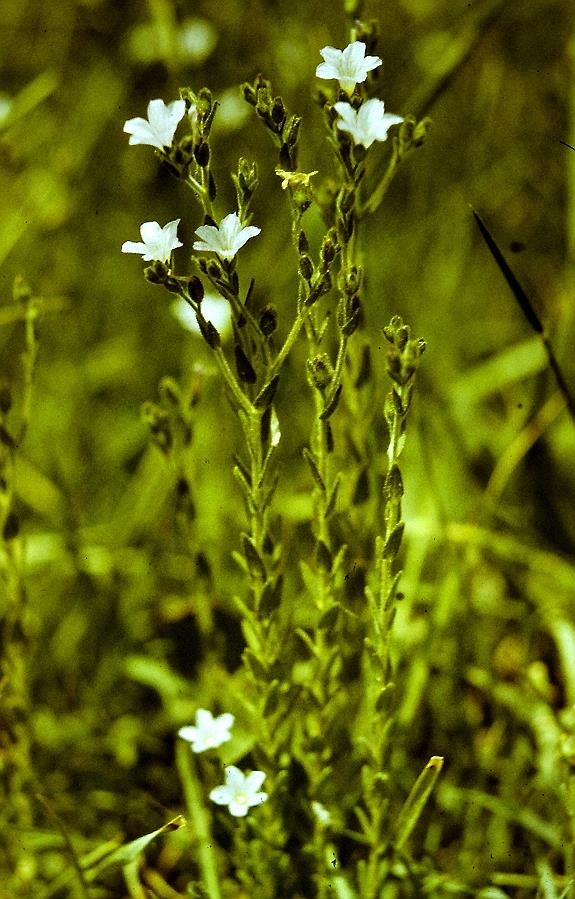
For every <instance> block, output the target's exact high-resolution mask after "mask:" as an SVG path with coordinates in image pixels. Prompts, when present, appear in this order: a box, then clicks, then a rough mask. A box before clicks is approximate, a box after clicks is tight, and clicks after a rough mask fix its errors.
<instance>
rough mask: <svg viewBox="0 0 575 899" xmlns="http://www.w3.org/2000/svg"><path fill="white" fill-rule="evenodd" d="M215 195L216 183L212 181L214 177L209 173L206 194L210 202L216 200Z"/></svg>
mask: <svg viewBox="0 0 575 899" xmlns="http://www.w3.org/2000/svg"><path fill="white" fill-rule="evenodd" d="M216 193H217V190H216V182H215V181H214V176H213V175H212V173H211V172H210V174H209V176H208V194H209V197H210V200H211V201H212V203H213V202H214V200H215V199H216Z"/></svg>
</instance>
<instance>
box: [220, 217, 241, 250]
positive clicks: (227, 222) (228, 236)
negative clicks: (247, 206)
mask: <svg viewBox="0 0 575 899" xmlns="http://www.w3.org/2000/svg"><path fill="white" fill-rule="evenodd" d="M241 230H242V224H241V222H240V220H239V217H238V214H237V212H230V213H229V215H226V217H225V218H223V219H222V220H221V222H220V227H219V232H220V238H221V242H222V246H224V247H230V248H231V247H232V246H233V244H234V241H235V240H236V238H237V236H238V234H239V233H240V231H241Z"/></svg>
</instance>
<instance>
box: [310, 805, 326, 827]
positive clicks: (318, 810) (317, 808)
mask: <svg viewBox="0 0 575 899" xmlns="http://www.w3.org/2000/svg"><path fill="white" fill-rule="evenodd" d="M311 808H312V811H313V813H314V815H315V816H316V818H317V820H318V821H319V823H320V824H323V825H324V827H326V826H327V825H328V824H329V823H330V821H331V815H330V813H329V812H328V810H327V809H326V807H325V805H322V804H321V802H316V800H315V799H314V800H313V802H312V804H311Z"/></svg>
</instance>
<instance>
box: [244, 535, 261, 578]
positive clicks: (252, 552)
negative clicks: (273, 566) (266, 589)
mask: <svg viewBox="0 0 575 899" xmlns="http://www.w3.org/2000/svg"><path fill="white" fill-rule="evenodd" d="M242 549H243V551H244V556H245V559H246V562H247V563H248V568H249V572H250V574H251V575H252V577H256V578H260V579H261V580H262V581H265V579H266V566H265V565H264V563H263V559H262V557H261V556H260V554H259V552H258V551H257V549H256V547H255V545H254V542H253V540H252V538H251V537H249V536H248V535H247V534H242Z"/></svg>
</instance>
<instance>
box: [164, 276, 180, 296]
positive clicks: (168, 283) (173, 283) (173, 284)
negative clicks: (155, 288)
mask: <svg viewBox="0 0 575 899" xmlns="http://www.w3.org/2000/svg"><path fill="white" fill-rule="evenodd" d="M164 287H165V288H166V290H169V292H170V293H181V292H182V287H181V285H180V282H179V281H178V280H177V279H176V278H172V277H170V278H166V280H165V282H164Z"/></svg>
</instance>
